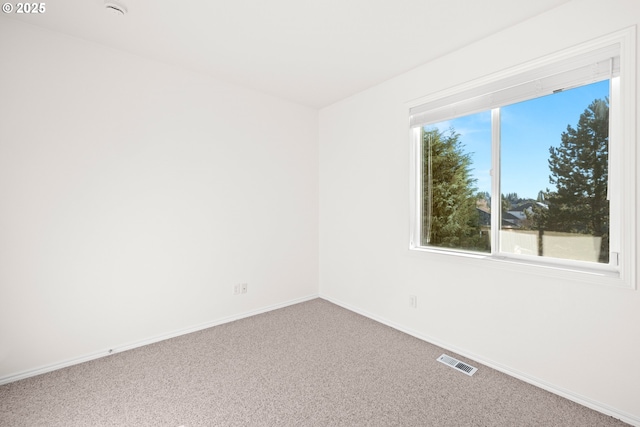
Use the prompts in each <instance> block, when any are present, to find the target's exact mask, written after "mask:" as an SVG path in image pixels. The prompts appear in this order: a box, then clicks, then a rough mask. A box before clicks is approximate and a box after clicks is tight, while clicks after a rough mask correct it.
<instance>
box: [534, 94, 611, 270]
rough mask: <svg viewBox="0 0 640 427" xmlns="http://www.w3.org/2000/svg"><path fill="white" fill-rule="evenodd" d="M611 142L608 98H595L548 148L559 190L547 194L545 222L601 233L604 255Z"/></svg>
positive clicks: (565, 228)
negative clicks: (576, 123)
mask: <svg viewBox="0 0 640 427" xmlns="http://www.w3.org/2000/svg"><path fill="white" fill-rule="evenodd" d="M608 142H609V100H608V99H605V100H602V99H596V100H595V101H593V102H592V103H591V104H590V105H589V107H588V108H587V109H586V110H585V111H584V113H582V114H581V115H580V118H579V120H578V125H577V127H576V128H575V129H574V128H573V127H571V126H570V125H569V126H567V130H566V132H563V133H562V135H561V143H560V146H559V147H551V148H550V149H549V152H550V157H549V169H550V171H551V175H550V176H549V182H551V183H552V184H555V185H556V188H557V190H556V191H555V192H551V193H549V195H548V203H549V212H548V218H547V221H546V224H545V225H546V227H547V229H549V230H553V231H562V232H571V233H582V234H590V235H593V236H601V237H602V250H601V253H602V254H603V257H608V247H609V242H608V236H609V202H608V200H607V182H608V155H609V149H608ZM601 261H605V262H606V260H604V259H601Z"/></svg>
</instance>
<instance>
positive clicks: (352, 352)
mask: <svg viewBox="0 0 640 427" xmlns="http://www.w3.org/2000/svg"><path fill="white" fill-rule="evenodd" d="M443 352H445V351H444V350H442V349H441V348H438V347H436V346H433V345H431V344H428V343H426V342H424V341H420V340H418V339H416V338H414V337H411V336H409V335H406V334H404V333H402V332H399V331H396V330H394V329H392V328H389V327H387V326H384V325H381V324H379V323H377V322H374V321H372V320H370V319H367V318H365V317H362V316H360V315H358V314H355V313H352V312H350V311H348V310H345V309H343V308H341V307H338V306H336V305H334V304H331V303H329V302H327V301H325V300H322V299H315V300H312V301H308V302H305V303H301V304H297V305H294V306H290V307H286V308H283V309H280V310H275V311H272V312H269V313H265V314H261V315H257V316H253V317H251V318H247V319H242V320H238V321H235V322H231V323H228V324H224V325H221V326H216V327H214V328H210V329H207V330H203V331H200V332H196V333H192V334H189V335H184V336H181V337H178V338H173V339H170V340H166V341H163V342H160V343H157V344H153V345H149V346H146V347H142V348H138V349H134V350H130V351H126V352H123V353H117V354H113V355H111V356H108V357H104V358H101V359H97V360H94V361H91V362H87V363H83V364H80V365H76V366H72V367H69V368H65V369H61V370H58V371H55V372H51V373H47V374H43V375H39V376H37V377H32V378H28V379H25V380H22V381H17V382H14V383H10V384H7V385H4V386H1V387H0V425H1V426H12V427H14V426H16V427H17V426H29V427H36V426H64V427H72V426H132V427H133V426H136V427H139V426H167V427H178V426H185V427H196V426H457V427H458V426H509V427H513V426H563V427H567V426H576V427H588V426H598V427H603V426H622V425H626V424H624V423H622V422H621V421H618V420H616V419H614V418H612V417H608V416H605V415H603V414H600V413H598V412H595V411H593V410H590V409H588V408H585V407H583V406H580V405H578V404H576V403H573V402H571V401H569V400H566V399H564V398H561V397H559V396H556V395H554V394H551V393H549V392H546V391H544V390H541V389H539V388H536V387H534V386H531V385H529V384H526V383H524V382H521V381H519V380H516V379H514V378H511V377H509V376H507V375H504V374H502V373H500V372H497V371H495V370H492V369H489V368H487V367H484V366H481V365H479V364H477V363H475V362H473V361H470V360H468V359H464V358H460V359H461V360H463V361H465V362H467V363H469V364H471V365H473V366H476V367H478V368H479V370H478V372H477V373H476V374H475V375H473V376H472V377H469V376H467V375H465V374H463V373H461V372H458V371H456V370H454V369H452V368H450V367H449V366H446V365H444V364H442V363H439V362H437V361H436V358H437V357H438V356H440V355H441V354H442V353H443ZM447 354H449V355H452V356H454V357H455V356H456V355H455V354H452V353H450V352H447Z"/></svg>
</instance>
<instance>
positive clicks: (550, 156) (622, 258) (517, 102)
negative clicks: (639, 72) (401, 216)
mask: <svg viewBox="0 0 640 427" xmlns="http://www.w3.org/2000/svg"><path fill="white" fill-rule="evenodd" d="M633 33H634V31H633V30H628V31H626V32H622V33H620V34H617V35H613V36H610V37H608V38H605V39H603V40H600V41H598V42H593V43H590V44H589V45H585V46H582V47H579V48H575V49H572V50H571V51H567V52H563V53H560V54H557V55H554V56H553V57H550V58H545V59H543V60H539V61H537V62H536V63H532V64H527V65H526V66H522V67H519V69H518V70H511V71H509V72H505V73H502V75H500V76H493V77H490V78H487V79H485V80H484V81H480V82H475V83H472V84H469V85H466V86H465V87H461V88H456V89H453V90H450V91H447V92H445V93H442V94H439V95H436V96H433V97H430V98H427V99H426V100H422V102H420V103H419V104H417V105H415V106H413V107H411V108H410V118H411V120H410V121H411V129H412V153H413V168H414V171H413V176H414V184H413V188H412V230H411V248H412V249H417V250H425V251H429V252H438V253H442V254H451V255H466V256H470V257H474V258H489V259H494V260H506V261H510V262H517V263H520V264H526V265H530V266H536V267H545V268H548V267H552V268H554V269H556V270H557V269H566V270H571V271H572V272H578V273H582V274H584V273H588V274H592V275H593V274H595V275H600V276H607V277H613V278H614V279H618V282H617V284H620V283H619V281H620V280H622V282H623V284H627V285H629V286H635V285H634V281H633V275H634V274H635V264H634V263H635V253H634V240H635V232H633V231H634V230H635V224H634V222H633V219H634V218H635V215H631V216H629V213H630V212H634V211H633V210H634V206H635V201H634V200H635V194H636V193H635V183H634V178H633V174H632V173H630V171H633V169H634V167H635V164H634V159H635V148H634V144H633V141H634V139H633V129H634V127H633V126H632V123H633V121H634V120H635V115H634V114H633V111H634V107H633V101H634V100H633V99H632V98H633V97H632V96H630V94H633V93H634V91H633V90H631V89H632V86H633V80H634V79H633V76H635V74H634V70H633V58H632V56H633V52H634V50H633V49H632V48H629V45H632V44H633V40H634V39H635V35H633ZM627 55H629V57H627ZM625 76H630V77H631V78H629V77H627V78H625ZM625 85H626V86H625ZM621 87H625V88H626V89H627V90H625V91H622V90H621ZM625 94H626V96H625ZM627 110H628V111H627ZM627 121H630V122H631V124H626V122H627ZM623 196H624V197H623Z"/></svg>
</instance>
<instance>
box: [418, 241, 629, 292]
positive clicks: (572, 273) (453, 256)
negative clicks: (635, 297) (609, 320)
mask: <svg viewBox="0 0 640 427" xmlns="http://www.w3.org/2000/svg"><path fill="white" fill-rule="evenodd" d="M409 250H410V252H411V253H415V254H416V256H418V257H420V258H423V257H434V258H435V257H437V258H438V259H442V260H444V259H446V260H449V261H453V260H455V262H456V263H460V262H461V263H463V264H467V265H469V266H473V267H477V268H483V269H484V268H491V269H495V270H499V271H503V272H511V273H515V274H520V275H522V274H526V275H536V276H543V277H546V278H551V279H557V280H570V281H577V282H580V283H591V284H597V285H606V286H613V287H616V288H623V289H629V290H636V285H635V284H634V283H632V281H631V280H630V279H629V278H626V277H625V275H624V271H623V269H622V268H614V267H610V266H597V267H595V268H588V267H582V266H569V265H563V264H556V263H553V262H544V261H537V260H522V259H518V258H512V257H507V256H501V255H492V254H482V253H477V252H471V251H461V250H460V251H459V250H447V249H440V248H427V247H423V246H418V247H410V248H409Z"/></svg>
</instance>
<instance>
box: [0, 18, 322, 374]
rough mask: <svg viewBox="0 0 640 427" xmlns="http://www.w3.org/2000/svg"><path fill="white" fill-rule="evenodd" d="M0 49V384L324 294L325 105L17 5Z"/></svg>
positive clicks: (0, 32) (0, 30)
mask: <svg viewBox="0 0 640 427" xmlns="http://www.w3.org/2000/svg"><path fill="white" fill-rule="evenodd" d="M0 61H1V64H2V65H1V66H0V198H1V199H0V205H1V207H0V380H3V379H4V380H7V379H10V378H15V376H16V375H18V374H21V373H25V372H27V373H28V372H33V371H34V370H37V369H38V368H41V367H44V368H47V367H51V366H54V365H56V364H60V363H66V362H68V361H70V360H75V359H77V358H83V357H85V356H95V355H100V354H106V351H107V350H108V349H110V348H115V349H116V350H117V349H118V348H119V347H122V346H127V345H131V344H133V345H135V344H136V343H140V342H142V341H144V340H148V339H152V338H154V337H158V336H164V335H166V334H170V333H173V332H175V331H180V330H184V329H188V328H192V327H197V326H198V325H203V324H208V323H211V322H217V321H219V320H221V319H228V318H229V317H233V316H240V315H243V314H246V313H250V312H255V311H256V310H261V309H265V308H271V307H273V306H277V305H280V304H286V303H289V302H292V301H297V300H300V299H302V298H305V297H309V296H312V295H317V292H318V237H317V236H318V150H317V138H318V112H317V111H316V110H312V109H308V108H306V107H301V106H297V105H295V104H292V103H289V102H285V101H282V100H279V99H276V98H273V97H269V96H265V95H261V94H259V93H256V92H252V91H250V90H246V89H243V88H239V87H237V86H233V85H229V84H226V83H222V82H218V81H214V80H212V79H210V78H207V77H205V76H202V75H198V74H195V73H191V72H187V71H183V70H180V69H177V68H174V67H171V66H168V65H165V64H162V63H158V62H153V61H148V60H146V59H142V58H139V57H136V56H132V55H128V54H125V53H122V52H119V51H116V50H112V49H108V48H105V47H102V46H99V45H96V44H92V43H88V42H85V41H82V40H80V39H74V38H71V37H67V36H64V35H61V34H57V33H53V32H48V31H46V30H42V29H39V28H37V27H32V26H29V25H26V24H21V23H17V22H16V21H13V20H10V19H7V18H0ZM241 282H246V283H248V285H249V292H248V293H247V294H246V295H241V296H233V295H232V288H233V285H234V284H236V283H241Z"/></svg>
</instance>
